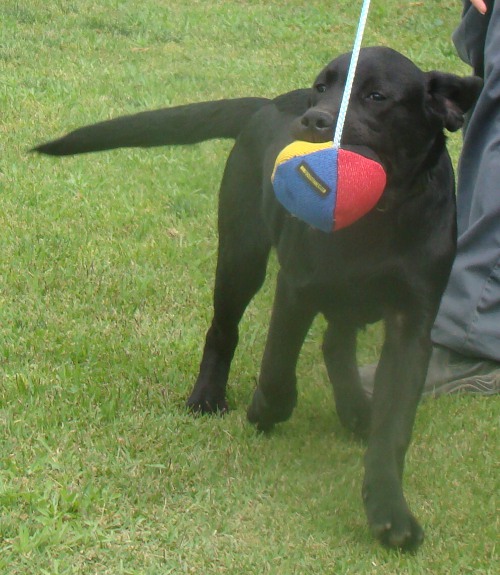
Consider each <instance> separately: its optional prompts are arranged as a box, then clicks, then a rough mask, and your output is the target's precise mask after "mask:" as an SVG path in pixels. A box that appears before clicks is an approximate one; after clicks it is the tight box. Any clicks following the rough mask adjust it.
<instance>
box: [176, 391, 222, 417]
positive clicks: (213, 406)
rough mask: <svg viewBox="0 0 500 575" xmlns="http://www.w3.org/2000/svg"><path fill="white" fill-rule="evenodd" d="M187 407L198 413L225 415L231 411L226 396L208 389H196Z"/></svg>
mask: <svg viewBox="0 0 500 575" xmlns="http://www.w3.org/2000/svg"><path fill="white" fill-rule="evenodd" d="M186 407H187V408H188V409H189V411H190V412H191V413H194V414H197V415H208V414H217V415H224V414H225V413H227V412H228V411H229V407H228V404H227V401H226V398H225V397H224V396H221V395H220V394H214V393H211V392H210V391H209V390H207V389H196V388H195V389H194V390H193V392H192V393H191V395H190V397H189V399H188V400H187V401H186Z"/></svg>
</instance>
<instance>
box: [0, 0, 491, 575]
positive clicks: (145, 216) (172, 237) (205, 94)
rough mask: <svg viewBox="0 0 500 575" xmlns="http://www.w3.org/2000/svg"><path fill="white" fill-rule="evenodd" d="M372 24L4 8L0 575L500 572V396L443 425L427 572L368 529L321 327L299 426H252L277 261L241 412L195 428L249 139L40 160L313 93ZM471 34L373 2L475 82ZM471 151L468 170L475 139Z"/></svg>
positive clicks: (256, 324) (421, 488)
mask: <svg viewBox="0 0 500 575" xmlns="http://www.w3.org/2000/svg"><path fill="white" fill-rule="evenodd" d="M359 4H360V3H358V2H355V3H353V2H352V1H349V0H337V1H336V2H333V1H330V2H324V1H318V0H310V1H309V2H299V1H297V0H287V1H283V2H278V3H272V2H264V1H256V0H247V1H245V0H241V1H234V2H229V1H225V0H219V1H217V2H215V1H214V0H205V1H201V0H192V1H191V2H186V1H182V2H181V1H180V0H143V1H142V2H133V1H132V0H102V1H101V2H97V1H96V0H79V1H78V2H77V1H76V0H75V1H72V0H68V1H65V0H57V1H53V2H47V1H45V0H44V1H42V0H17V1H14V0H2V3H1V6H0V142H1V144H0V146H1V147H0V150H1V154H0V190H1V194H0V202H1V204H0V205H1V209H0V221H1V230H2V233H1V234H0V254H1V258H0V280H1V281H0V314H1V321H0V364H1V365H0V369H1V371H0V374H1V377H0V426H1V427H0V429H1V443H0V505H1V515H0V572H2V573H9V574H12V575H25V574H31V573H33V574H35V573H40V574H43V575H58V574H82V575H83V574H85V575H91V574H96V575H106V574H110V575H121V574H133V575H146V574H147V575H153V574H154V575H156V574H160V575H163V574H169V573H172V574H181V573H192V574H205V575H212V574H222V573H228V574H240V573H241V574H254V573H259V574H261V573H269V574H277V575H295V574H296V575H302V574H306V573H307V574H308V575H313V574H318V575H319V574H322V575H323V574H347V573H353V574H361V573H362V574H370V573H377V574H379V573H381V574H388V575H389V574H390V575H393V574H421V573H422V574H423V573H425V574H433V575H435V574H441V573H443V574H448V573H450V574H457V575H458V574H460V575H462V574H465V573H471V574H472V573H474V574H489V573H496V572H497V571H496V568H495V567H494V565H495V564H497V567H498V559H499V557H498V544H497V539H498V532H499V520H498V517H499V513H498V512H499V509H498V490H499V482H498V444H499V439H500V438H499V430H498V421H499V414H500V404H499V400H498V399H497V398H495V399H491V398H490V399H480V398H470V397H448V398H442V399H439V400H432V401H427V402H425V403H424V404H423V405H422V406H421V408H420V410H419V413H418V418H417V423H416V429H415V433H414V441H413V445H412V447H411V449H410V452H409V454H408V463H407V472H406V493H407V496H408V498H409V501H410V504H411V506H412V509H413V510H414V512H415V513H416V515H417V516H418V517H419V518H420V520H421V521H422V523H423V525H424V527H425V529H426V541H425V543H424V545H423V547H422V548H421V550H420V551H419V552H418V553H416V554H414V555H408V554H406V555H405V554H400V553H396V552H391V551H388V550H385V549H383V548H381V547H379V546H378V544H377V543H376V542H374V541H373V539H372V538H371V536H370V534H369V532H368V529H367V527H366V522H365V517H364V512H363V507H362V502H361V497H360V491H361V480H362V454H363V450H364V447H363V445H362V444H360V443H358V442H356V441H355V440H354V439H353V438H352V437H351V436H350V435H349V434H348V433H347V432H346V431H344V430H343V429H342V428H341V426H340V424H339V422H338V420H337V417H336V415H335V412H334V409H333V405H332V398H331V392H330V389H329V386H328V384H327V378H326V373H325V369H324V367H323V364H322V361H321V353H320V344H321V333H322V330H323V327H324V325H323V322H322V320H321V319H318V321H317V322H316V323H315V324H314V326H313V329H312V330H311V333H310V336H309V337H308V340H307V342H306V345H305V347H304V350H303V353H302V356H301V360H300V365H299V380H300V390H299V391H300V398H299V406H298V408H297V410H296V412H295V413H294V415H293V417H292V419H291V420H290V421H289V422H288V423H286V424H283V425H281V426H279V427H278V428H277V429H276V431H275V432H274V433H273V434H272V435H270V436H269V437H265V436H260V435H258V434H257V433H256V432H255V430H254V429H253V428H252V427H251V426H250V425H248V424H247V423H246V419H245V408H246V405H247V404H248V401H249V399H250V397H251V394H252V391H253V388H254V386H255V380H256V376H257V374H258V366H259V360H260V356H261V353H262V348H263V342H264V338H265V333H266V326H267V322H268V319H269V313H270V307H271V301H272V289H273V281H274V278H275V274H276V264H275V262H274V261H273V262H271V266H270V268H271V269H270V274H269V278H268V281H267V282H266V284H265V286H264V288H263V290H262V291H261V293H260V294H259V295H258V297H257V298H256V299H255V301H254V302H253V303H252V304H251V306H250V308H249V309H248V311H247V314H246V316H245V318H244V321H243V323H242V328H241V345H240V348H239V350H238V352H237V355H236V358H235V362H234V365H233V369H232V372H231V388H230V393H229V401H230V405H231V408H232V409H231V411H230V413H229V414H228V415H227V416H226V417H224V418H217V417H207V418H193V417H191V416H190V415H189V414H187V413H186V410H185V408H184V402H185V399H186V398H187V395H188V394H189V390H190V387H191V385H192V383H193V379H194V378H195V376H196V373H197V367H198V361H199V359H200V353H201V345H202V343H203V339H204V333H205V330H206V328H207V326H208V322H209V321H210V308H211V288H212V282H213V276H214V266H215V256H216V247H217V237H216V211H217V193H216V191H217V186H218V182H219V180H220V177H221V174H222V170H223V166H224V159H225V156H226V155H227V153H228V151H229V149H230V143H229V142H210V143H205V144H201V145H197V146H193V147H184V148H177V149H169V148H156V149H151V150H147V151H146V150H144V151H141V150H120V151H115V152H109V153H103V154H96V155H91V156H83V157H77V158H66V159H64V160H54V159H50V158H42V157H36V156H34V155H30V154H29V153H27V150H28V149H29V148H30V147H31V146H33V145H35V144H37V143H39V142H41V141H43V140H45V139H48V138H51V137H55V136H57V135H59V134H61V133H62V132H64V131H67V130H69V129H71V128H74V127H77V126H79V125H81V124H84V123H91V122H94V121H97V120H101V119H105V118H109V117H112V116H116V115H119V114H125V113H133V112H135V111H140V110H144V109H149V108H155V107H163V106H166V105H176V104H183V103H187V102H190V101H200V100H206V99H216V98H221V97H224V96H235V97H236V96H243V95H256V96H273V95H277V94H279V93H282V92H285V91H287V90H289V89H293V88H296V87H304V86H307V85H309V84H310V83H311V82H312V80H313V79H314V76H315V75H316V73H317V71H319V69H320V68H321V67H322V66H323V65H324V64H325V63H326V62H327V61H328V60H330V59H331V58H332V57H333V56H335V55H337V54H339V53H340V52H343V51H347V50H349V49H350V47H351V44H352V39H353V36H354V31H355V27H356V23H357V18H358V13H359ZM459 15H460V3H459V2H458V1H457V2H449V1H445V0H432V1H431V0H428V1H422V2H401V1H396V0H384V1H382V0H374V2H372V9H371V12H370V17H369V22H368V29H367V32H366V39H365V45H370V44H384V45H388V46H391V47H394V48H396V49H399V50H400V51H403V52H404V53H406V54H407V55H408V56H410V57H411V58H412V59H413V60H414V61H415V62H416V63H417V64H418V65H420V66H421V67H422V68H423V69H426V70H428V69H442V70H445V71H449V72H455V73H468V70H467V68H466V66H465V65H464V64H462V63H461V62H460V61H459V60H458V58H457V57H456V56H455V53H454V49H453V46H452V43H451V41H450V35H451V32H452V30H453V27H454V26H455V24H456V23H457V21H458V18H459ZM450 146H451V149H452V153H453V157H454V158H455V160H456V158H457V156H458V153H459V147H460V137H459V135H454V136H453V137H450ZM379 341H380V329H379V328H378V326H375V327H371V328H370V329H368V330H367V331H366V332H365V333H363V334H362V336H361V338H360V350H359V357H360V361H361V362H362V363H364V362H369V361H373V360H374V359H375V357H376V353H377V349H378V346H379Z"/></svg>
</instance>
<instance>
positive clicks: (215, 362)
mask: <svg viewBox="0 0 500 575" xmlns="http://www.w3.org/2000/svg"><path fill="white" fill-rule="evenodd" d="M250 165H252V164H250ZM248 166H249V162H248V158H247V156H246V154H245V152H244V150H242V149H241V146H240V147H239V148H238V147H235V149H234V150H233V153H232V154H231V155H230V157H229V159H228V163H227V166H226V170H225V173H224V177H223V180H222V185H221V192H220V200H219V222H218V228H219V251H218V259H217V270H216V276H215V289H214V302H213V303H214V315H213V319H212V323H211V325H210V328H209V330H208V332H207V335H206V339H205V346H204V350H203V357H202V360H201V365H200V371H199V375H198V378H197V380H196V383H195V385H194V388H193V390H192V392H191V395H190V397H189V399H188V400H187V406H188V408H189V409H190V410H192V411H193V412H196V413H223V412H225V411H226V410H227V409H228V407H227V402H226V385H227V380H228V376H229V369H230V366H231V361H232V359H233V355H234V351H235V349H236V346H237V344H238V324H239V322H240V319H241V317H242V315H243V313H244V311H245V309H246V307H247V306H248V304H249V302H250V300H251V299H252V298H253V296H254V295H255V294H256V293H257V292H258V290H259V289H260V287H261V286H262V283H263V281H264V278H265V274H266V268H267V261H268V257H269V252H270V249H271V243H270V240H269V239H268V235H267V233H266V229H265V227H264V224H263V222H262V217H261V213H260V198H261V195H260V189H261V186H262V182H261V181H260V178H259V175H258V170H253V172H252V173H250V170H249V168H248Z"/></svg>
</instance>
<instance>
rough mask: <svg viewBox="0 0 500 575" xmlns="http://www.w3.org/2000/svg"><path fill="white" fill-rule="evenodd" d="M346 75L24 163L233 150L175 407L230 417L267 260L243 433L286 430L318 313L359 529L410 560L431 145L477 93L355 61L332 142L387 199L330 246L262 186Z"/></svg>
mask: <svg viewBox="0 0 500 575" xmlns="http://www.w3.org/2000/svg"><path fill="white" fill-rule="evenodd" d="M348 64H349V55H343V56H340V57H339V58H337V59H335V60H333V62H331V63H330V64H329V65H328V66H327V67H326V68H325V69H324V70H323V71H322V72H321V73H320V75H319V76H318V78H317V79H316V81H315V82H314V86H313V88H312V89H306V90H298V91H295V92H290V93H288V94H284V95H282V96H279V97H278V98H276V99H274V100H267V99H261V98H239V99H233V100H221V101H216V102H205V103H199V104H191V105H187V106H181V107H177V108H171V109H164V110H158V111H153V112H144V113H141V114H136V115H134V116H127V117H122V118H117V119H114V120H110V121H108V122H102V123H100V124H95V125H92V126H87V127H84V128H80V129H78V130H76V131H74V132H71V133H70V134H68V135H67V136H64V137H63V138H61V139H59V140H55V141H53V142H50V143H48V144H44V145H41V146H39V147H37V148H36V150H37V151H38V152H41V153H45V154H52V155H68V154H79V153H84V152H91V151H96V150H106V149H111V148H118V147H126V146H143V147H147V146H159V145H166V144H188V143H194V142H199V141H202V140H206V139H210V138H236V144H235V146H234V148H233V150H232V152H231V154H230V155H229V158H228V161H227V165H226V169H225V172H224V177H223V180H222V186H221V191H220V204H219V242H220V245H219V253H218V263H217V274H216V281H215V294H214V308H215V309H214V317H213V321H212V325H211V327H210V329H209V331H208V333H207V336H206V342H205V348H204V353H203V359H202V362H201V367H200V373H199V376H198V379H197V381H196V384H195V386H194V389H193V391H192V393H191V396H190V398H189V400H188V406H189V407H190V408H191V409H192V410H194V411H197V412H202V413H209V412H223V411H225V410H226V409H227V406H226V400H225V392H226V383H227V379H228V373H229V367H230V364H231V360H232V357H233V353H234V350H235V348H236V345H237V342H238V323H239V321H240V318H241V316H242V314H243V312H244V311H245V308H246V307H247V305H248V303H249V301H250V300H251V298H252V297H253V296H254V295H255V293H256V292H257V291H258V290H259V288H260V286H261V284H262V281H263V279H264V276H265V273H266V264H267V259H268V255H269V251H270V249H271V246H274V247H275V248H276V250H277V253H278V258H279V262H280V266H281V269H280V272H279V276H278V281H277V287H276V296H275V302H274V308H273V314H272V320H271V326H270V329H269V334H268V339H267V344H266V348H265V352H264V358H263V361H262V366H261V372H260V379H259V384H258V387H257V389H256V391H255V394H254V397H253V401H252V404H251V406H250V408H249V410H248V418H249V420H250V421H251V422H252V423H254V424H255V425H256V426H257V427H258V428H259V429H260V430H269V429H271V428H272V427H273V425H274V424H276V423H278V422H281V421H285V420H286V419H288V418H289V417H290V415H291V413H292V411H293V409H294V406H295V404H296V400H297V390H296V375H295V368H296V363H297V358H298V355H299V352H300V349H301V346H302V343H303V341H304V338H305V336H306V333H307V331H308V329H309V327H310V325H311V322H312V320H313V318H314V317H315V315H316V314H318V313H322V314H323V315H324V316H325V317H326V319H327V321H328V328H327V330H326V334H325V338H324V343H323V353H324V359H325V362H326V365H327V368H328V373H329V377H330V379H331V383H332V385H333V392H334V396H335V402H336V409H337V413H338V416H339V418H340V420H341V422H342V423H343V424H344V425H345V426H346V427H347V428H349V429H351V430H352V431H354V432H356V433H357V434H360V435H361V436H366V437H368V449H367V452H366V457H365V479H364V486H363V499H364V504H365V508H366V513H367V516H368V522H369V525H370V527H371V530H372V532H373V533H374V534H375V536H376V537H378V538H379V539H380V540H381V541H382V542H383V543H384V544H387V545H389V546H393V547H401V548H414V547H416V546H418V545H419V544H420V543H421V541H422V539H423V531H422V529H421V528H420V526H419V524H418V523H417V521H416V520H415V518H414V517H413V515H412V514H411V513H410V511H409V509H408V506H407V504H406V501H405V498H404V495H403V490H402V476H403V466H404V459H405V454H406V450H407V448H408V445H409V442H410V437H411V433H412V427H413V422H414V418H415V412H416V409H417V405H418V402H419V399H420V395H421V391H422V386H423V383H424V380H425V375H426V370H427V363H428V359H429V354H430V349H431V343H430V330H431V326H432V324H433V321H434V316H435V314H436V311H437V308H438V305H439V301H440V298H441V294H442V292H443V290H444V287H445V285H446V281H447V278H448V274H449V271H450V266H451V264H452V260H453V257H454V251H455V203H454V177H453V170H452V165H451V162H450V158H449V156H448V152H447V150H446V144H445V136H444V133H443V130H444V128H446V129H448V130H451V131H455V130H457V129H458V128H460V126H461V125H462V123H463V116H464V114H465V113H466V112H467V111H468V110H469V109H470V108H471V106H472V105H473V104H474V102H475V100H476V98H477V96H478V93H479V91H480V89H481V81H480V80H479V79H477V78H460V77H457V76H454V75H451V74H444V73H441V72H429V73H424V72H422V71H421V70H420V69H419V68H417V67H416V66H415V65H414V64H413V63H412V62H411V61H410V60H408V59H407V58H405V57H404V56H402V55H401V54H399V53H397V52H395V51H393V50H390V49H388V48H366V49H364V50H363V51H362V52H361V56H360V61H359V66H358V71H357V75H356V80H355V82H354V88H353V93H352V96H351V101H350V106H349V110H348V114H347V122H346V125H345V129H344V136H343V142H344V144H345V146H365V147H368V148H369V149H370V150H372V151H373V152H375V154H376V155H377V157H378V158H379V159H380V161H381V163H382V165H383V166H384V168H385V171H386V173H387V186H386V189H385V191H384V194H383V196H382V198H381V200H380V202H379V204H378V205H377V207H376V208H375V209H374V210H372V211H371V212H370V213H369V214H368V215H366V216H364V217H363V218H361V219H360V220H358V221H357V222H356V223H354V224H353V225H351V226H350V227H347V228H345V229H343V230H340V231H338V232H334V233H331V234H327V233H324V232H321V231H318V230H315V229H312V228H311V227H309V226H308V225H307V224H305V223H303V222H302V221H300V220H298V219H297V218H294V217H292V216H291V215H290V214H288V213H287V212H286V211H285V210H284V209H283V208H282V206H281V205H280V204H279V203H278V202H277V200H276V198H275V196H274V193H273V189H272V185H271V172H272V170H273V166H274V161H275V158H276V156H277V154H278V153H279V151H280V150H281V149H282V148H283V147H284V146H286V145H287V144H289V143H290V142H291V141H292V140H293V139H302V140H308V141H314V142H323V141H327V140H329V139H331V137H332V129H333V127H334V125H335V123H336V118H337V113H338V109H339V104H340V99H341V95H342V91H343V86H344V84H345V79H346V73H347V68H348ZM379 319H383V320H384V322H385V342H384V345H383V349H382V353H381V357H380V362H379V366H378V369H377V373H376V377H375V387H374V394H373V400H372V401H371V402H370V401H369V400H368V399H367V397H366V396H365V394H364V393H363V390H362V387H361V383H360V378H359V374H358V370H357V366H356V334H357V330H358V329H359V328H361V327H363V326H364V325H365V324H367V323H369V322H374V321H377V320H379Z"/></svg>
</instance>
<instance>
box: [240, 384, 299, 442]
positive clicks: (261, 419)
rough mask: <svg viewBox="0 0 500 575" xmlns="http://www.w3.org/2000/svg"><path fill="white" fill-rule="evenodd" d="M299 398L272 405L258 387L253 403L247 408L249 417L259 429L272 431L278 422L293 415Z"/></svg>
mask: <svg viewBox="0 0 500 575" xmlns="http://www.w3.org/2000/svg"><path fill="white" fill-rule="evenodd" d="M296 401H297V398H296V397H292V398H291V400H290V399H288V400H286V401H280V402H279V403H275V404H274V403H273V405H271V404H270V403H269V401H268V400H267V399H266V397H265V396H264V393H263V392H262V390H261V389H260V388H259V387H257V389H256V390H255V393H254V395H253V399H252V403H251V404H250V406H249V408H248V410H247V418H248V421H249V422H250V423H253V424H254V425H255V426H256V427H257V429H258V430H259V431H264V432H267V431H271V429H272V428H273V427H274V425H275V424H276V423H280V422H282V421H286V420H287V419H289V418H290V416H291V415H292V412H293V409H294V407H295V404H296Z"/></svg>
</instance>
